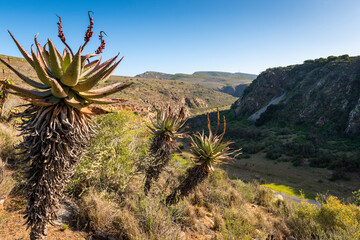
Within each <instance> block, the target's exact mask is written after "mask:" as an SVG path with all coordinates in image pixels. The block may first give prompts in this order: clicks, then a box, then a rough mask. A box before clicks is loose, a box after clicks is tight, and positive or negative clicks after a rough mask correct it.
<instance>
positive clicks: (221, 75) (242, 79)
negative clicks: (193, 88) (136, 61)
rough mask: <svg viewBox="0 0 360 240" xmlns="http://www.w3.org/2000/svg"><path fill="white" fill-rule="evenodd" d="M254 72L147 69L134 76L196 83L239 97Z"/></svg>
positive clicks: (250, 80)
mask: <svg viewBox="0 0 360 240" xmlns="http://www.w3.org/2000/svg"><path fill="white" fill-rule="evenodd" d="M256 76H257V75H255V74H248V73H240V72H238V73H229V72H217V71H198V72H194V73H193V74H184V73H176V74H168V73H161V72H154V71H147V72H144V73H142V74H138V75H136V76H135V77H142V78H152V79H169V80H179V81H184V82H191V83H197V84H199V85H201V86H203V87H206V88H210V89H214V90H217V91H220V92H224V93H227V94H230V95H232V96H234V97H240V96H241V94H242V93H243V91H244V89H245V88H246V87H247V86H248V85H249V84H250V83H251V82H252V81H253V80H254V79H255V78H256Z"/></svg>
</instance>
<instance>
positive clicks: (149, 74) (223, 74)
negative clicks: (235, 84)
mask: <svg viewBox="0 0 360 240" xmlns="http://www.w3.org/2000/svg"><path fill="white" fill-rule="evenodd" d="M201 76H202V77H205V76H206V77H225V78H240V79H249V80H254V79H255V78H256V77H257V75H255V74H250V73H241V72H236V73H230V72H218V71H197V72H194V73H193V74H185V73H176V74H169V73H162V72H155V71H147V72H144V73H141V74H138V75H136V76H135V77H143V78H157V79H170V80H175V79H176V78H179V77H201Z"/></svg>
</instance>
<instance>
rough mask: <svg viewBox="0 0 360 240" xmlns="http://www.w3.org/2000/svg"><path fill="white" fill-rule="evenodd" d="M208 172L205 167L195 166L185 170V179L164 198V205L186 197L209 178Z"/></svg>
mask: <svg viewBox="0 0 360 240" xmlns="http://www.w3.org/2000/svg"><path fill="white" fill-rule="evenodd" d="M209 174H210V170H209V168H208V167H207V166H205V165H195V166H194V167H192V168H189V169H188V170H187V177H186V178H185V179H184V180H183V181H182V182H181V183H180V185H179V186H178V187H177V188H175V189H174V190H173V191H172V192H171V194H170V195H169V196H167V198H166V204H167V205H171V204H175V203H177V202H178V201H179V200H180V199H182V198H184V197H187V196H188V195H189V194H190V193H191V192H193V191H194V190H195V188H196V187H197V186H198V185H200V184H201V183H202V182H203V181H205V179H206V178H207V177H208V176H209Z"/></svg>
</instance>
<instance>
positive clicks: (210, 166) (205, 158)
mask: <svg viewBox="0 0 360 240" xmlns="http://www.w3.org/2000/svg"><path fill="white" fill-rule="evenodd" d="M219 126H220V115H219V109H218V111H217V129H216V131H215V134H213V132H212V131H211V125H210V117H209V113H207V127H208V129H209V136H206V135H205V133H204V131H203V132H202V133H199V132H197V133H196V134H194V135H193V136H192V137H190V139H191V147H192V149H191V152H192V155H193V159H194V160H195V162H196V165H195V166H194V167H192V168H189V169H188V170H187V177H186V178H185V179H184V180H183V181H182V182H181V183H180V185H179V186H178V187H177V188H176V189H174V190H173V191H172V193H171V194H170V195H169V196H168V197H167V198H166V204H174V203H176V202H178V201H179V199H181V198H182V197H186V196H188V195H189V194H190V193H191V192H192V191H193V190H194V189H195V188H196V187H197V186H198V185H199V184H200V183H202V182H203V181H204V180H205V179H206V178H207V177H208V176H209V174H210V172H211V171H213V170H214V165H216V164H221V163H227V162H228V161H229V160H231V159H232V158H234V157H236V156H237V155H235V156H234V154H235V153H236V152H238V151H239V150H236V151H231V150H230V147H229V145H230V144H231V142H225V141H223V137H224V135H225V130H226V121H225V117H224V130H223V132H222V133H221V134H220V135H217V131H218V129H219Z"/></svg>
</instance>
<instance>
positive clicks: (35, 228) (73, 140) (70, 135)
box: [0, 13, 131, 239]
mask: <svg viewBox="0 0 360 240" xmlns="http://www.w3.org/2000/svg"><path fill="white" fill-rule="evenodd" d="M89 19H90V25H89V27H88V30H87V31H86V36H85V39H84V40H85V43H84V44H83V46H82V47H80V48H79V50H78V51H77V52H76V53H75V54H73V51H72V50H71V49H70V47H69V45H68V44H67V43H66V42H65V36H64V33H63V31H62V26H61V22H62V21H61V18H59V22H58V25H59V27H58V30H59V35H58V36H59V37H60V39H61V41H62V42H63V43H64V44H65V49H64V51H63V54H62V55H61V54H60V52H59V51H58V50H57V49H56V48H55V46H54V45H53V43H52V41H51V40H48V42H47V43H46V44H45V45H43V46H41V45H40V44H39V43H38V41H37V38H36V36H35V46H36V52H35V51H34V50H33V49H31V54H29V53H28V52H27V51H26V50H25V49H24V48H23V47H22V46H21V45H20V44H19V43H18V42H17V40H16V39H15V38H14V36H13V35H12V34H11V33H10V32H9V33H10V35H11V37H12V38H13V40H14V41H15V44H16V45H17V47H18V49H19V50H20V52H21V53H22V55H23V56H24V58H25V59H26V60H27V61H28V63H29V64H30V65H31V66H32V67H33V68H34V70H35V71H36V73H37V77H38V79H35V80H34V79H30V78H29V77H27V76H25V75H23V74H22V73H20V72H18V71H17V70H16V69H14V68H13V67H12V66H11V65H10V64H8V63H7V62H5V61H4V60H3V59H0V61H1V62H2V63H4V64H5V65H6V66H7V67H8V68H9V69H10V70H11V71H13V72H14V73H15V74H16V75H17V76H18V77H19V78H20V79H22V80H23V81H24V83H26V84H28V85H30V86H31V88H36V90H29V89H26V88H22V87H18V86H16V85H13V84H11V83H9V82H7V81H5V80H0V83H2V84H3V85H5V86H6V87H7V88H9V89H11V90H13V91H14V92H12V93H13V94H16V95H19V96H21V97H23V98H24V99H25V100H27V101H29V102H30V104H29V107H28V108H27V109H26V110H25V112H23V113H22V114H20V116H21V117H22V123H21V124H20V130H21V132H22V135H23V142H22V143H21V144H20V145H19V146H18V147H19V148H20V149H21V150H22V151H23V156H24V157H25V162H26V163H28V164H27V166H28V168H27V169H26V173H27V174H26V177H27V188H28V204H27V207H26V218H27V224H28V227H30V228H31V232H30V239H45V238H46V226H47V224H48V223H52V222H53V221H54V220H55V219H56V210H57V208H58V206H59V201H60V200H61V197H62V193H63V189H64V185H65V184H66V182H67V180H68V179H69V178H70V177H71V176H72V174H73V171H74V168H75V167H76V165H77V164H78V162H79V159H80V157H81V153H82V148H83V147H84V146H86V145H87V144H88V141H89V138H90V137H91V135H92V134H93V133H94V128H93V125H92V124H93V122H92V121H91V118H90V114H94V115H97V114H103V113H107V111H106V110H103V109H101V108H99V107H94V106H91V104H112V103H121V102H123V101H124V100H122V99H112V98H105V97H106V96H108V95H111V94H113V93H116V92H118V91H121V90H122V89H124V88H126V87H129V86H130V85H131V84H122V83H115V84H112V85H110V86H106V87H103V88H100V89H95V90H93V87H94V86H96V85H97V84H98V83H99V82H100V81H105V80H107V79H108V78H109V77H110V76H111V74H112V73H113V72H114V70H115V68H116V67H117V66H118V65H119V63H120V62H121V60H122V59H120V60H119V61H117V62H115V61H116V58H117V56H115V57H114V58H112V59H110V60H107V61H106V62H104V63H101V58H99V59H97V60H93V61H90V59H91V58H93V57H97V56H99V54H98V53H94V54H87V55H82V53H83V50H84V47H85V46H86V44H87V43H88V42H89V41H90V38H91V36H92V26H93V20H92V17H91V16H90V13H89ZM100 35H101V36H102V34H100ZM101 40H102V41H101V44H100V47H101V49H102V50H103V49H104V47H105V41H104V40H103V39H102V37H101ZM37 80H39V81H37Z"/></svg>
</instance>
